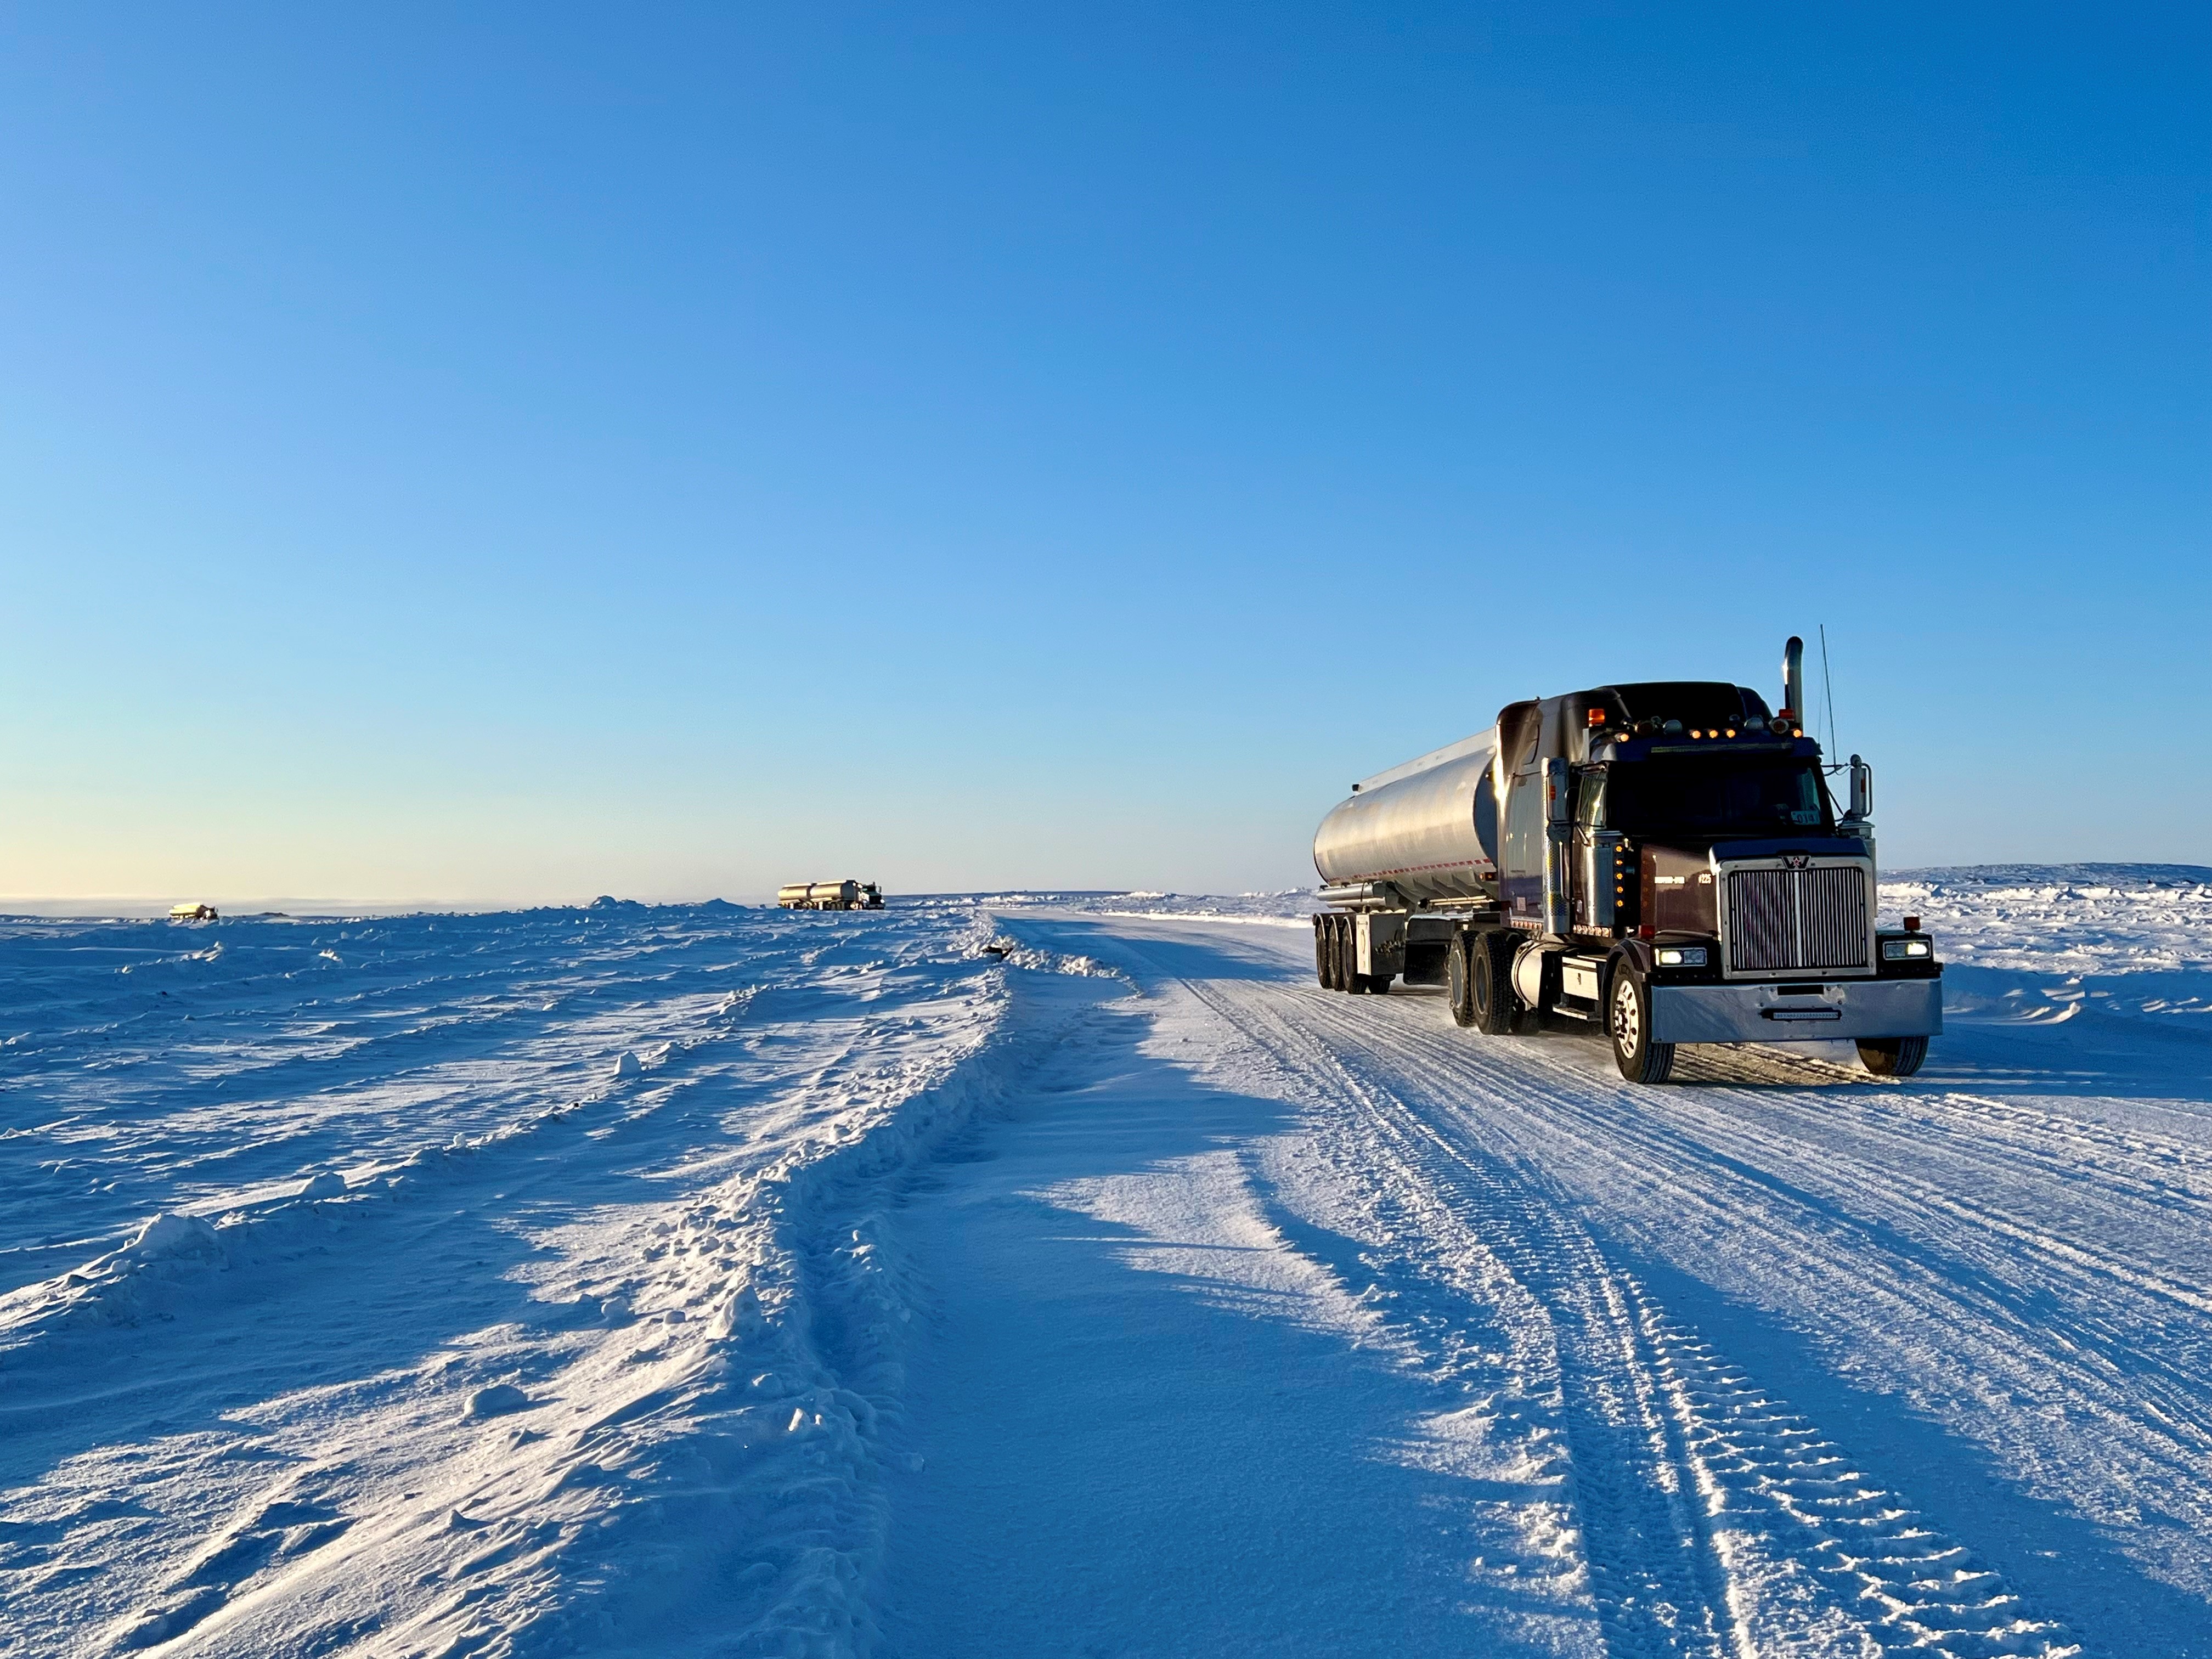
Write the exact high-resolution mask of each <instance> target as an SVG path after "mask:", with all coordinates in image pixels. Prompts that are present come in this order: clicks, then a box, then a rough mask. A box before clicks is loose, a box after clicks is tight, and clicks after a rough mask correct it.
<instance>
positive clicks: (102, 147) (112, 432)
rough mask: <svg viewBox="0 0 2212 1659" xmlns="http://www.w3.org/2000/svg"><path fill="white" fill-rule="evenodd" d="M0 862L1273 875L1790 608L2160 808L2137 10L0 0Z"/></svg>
mask: <svg viewBox="0 0 2212 1659" xmlns="http://www.w3.org/2000/svg"><path fill="white" fill-rule="evenodd" d="M0 48H4V49H0V192H4V195H3V196H0V200H4V203H5V206H6V222H7V226H8V228H7V232H6V243H7V247H8V250H9V254H8V257H7V258H5V259H4V260H0V561H4V568H5V570H6V573H7V591H8V593H9V599H10V600H11V603H10V605H9V616H10V618H11V621H12V623H13V625H12V627H11V628H10V629H9V634H10V640H9V650H8V651H7V652H6V653H4V654H3V655H0V699H4V706H5V709H6V712H7V719H6V720H5V722H4V730H0V744H4V750H0V758H4V763H5V766H6V770H7V777H8V780H9V788H8V796H9V810H8V811H7V812H6V813H5V814H4V815H0V860H4V863H5V868H4V870H0V891H4V892H6V893H9V894H13V895H94V894H99V895H112V894H148V895H156V896H163V895H170V894H175V895H179V896H184V895H190V896H199V895H201V894H203V893H205V894H222V895H229V896H267V895H309V896H331V897H350V898H360V899H368V898H387V899H412V898H422V899H437V900H447V901H475V902H495V901H522V900H533V899H555V900H557V899H567V898H574V897H582V896H590V895H591V894H592V893H595V892H600V891H612V892H617V893H623V894H629V895H633V896H642V897H672V896H704V895H706V894H709V893H720V894H724V895H726V896H732V897H741V896H757V895H758V894H760V893H762V892H763V891H765V890H768V889H769V888H771V887H773V886H774V885H775V883H777V882H778V881H780V880H783V879H789V878H800V877H806V876H816V875H831V874H844V873H851V874H855V875H859V876H862V877H864V878H865V877H874V878H880V879H881V880H883V881H884V883H885V884H887V885H888V886H890V887H892V888H893V889H895V890H908V891H912V890H923V889H944V888H976V887H991V886H1002V885H1012V884H1062V885H1084V886H1109V885H1126V884H1140V885H1148V886H1158V887H1171V888H1176V889H1182V890H1241V889H1245V888H1252V887H1280V886H1286V885H1290V884H1296V883H1298V882H1301V881H1304V880H1305V879H1307V878H1309V877H1310V864H1309V862H1308V860H1307V847H1308V843H1309V840H1310V834H1311V829H1312V826H1313V823H1315V821H1316V819H1317V818H1318V817H1319V816H1320V815H1321V813H1322V811H1324V810H1326V808H1327V807H1328V805H1330V804H1331V803H1332V802H1333V801H1334V799H1337V797H1338V796H1339V795H1340V793H1341V791H1342V789H1343V787H1344V786H1345V785H1346V783H1347V782H1348V781H1350V780H1351V779H1352V778H1354V777H1358V776H1363V775H1366V774H1368V773H1370V772H1373V771H1376V770H1378V769H1381V768H1383V767H1384V766H1387V765H1389V764H1392V763H1395V762H1397V761H1399V760H1402V759H1404V758H1406V757H1407V756H1409V755H1411V754H1413V753H1417V752H1419V751H1420V750H1424V749H1425V748H1428V747H1431V746H1433V745H1435V744H1438V743H1442V742H1445V741H1448V740H1449V739H1451V738H1455V737H1458V736H1460V735H1462V734H1463V733H1464V732H1468V731H1471V730H1474V729H1476V728H1477V727H1479V726H1483V725H1485V724H1486V723H1487V722H1488V720H1490V718H1491V717H1492V714H1494V713H1495V711H1496V709H1497V708H1498V705H1499V704H1500V703H1502V702H1507V701H1509V700H1511V699H1515V698H1518V697H1522V696H1538V695H1543V694H1546V693H1549V692H1554V691H1559V690H1569V689H1571V688H1574V687H1577V686H1580V685H1584V684H1595V683H1601V682H1603V681H1606V680H1612V679H1624V678H1656V677H1669V678H1672V677H1686V678H1690V677H1694V678H1707V677H1710V678H1740V679H1743V680H1746V681H1747V682H1749V683H1752V684H1758V685H1759V686H1761V687H1763V688H1766V689H1768V690H1770V692H1771V691H1772V690H1773V689H1774V682H1775V680H1776V678H1777V670H1776V666H1775V665H1776V661H1777V659H1778V654H1779V648H1780V645H1781V641H1782V640H1783V638H1784V636H1785V635H1787V634H1789V633H1791V632H1793V631H1794V632H1800V633H1802V634H1804V635H1807V636H1808V637H1811V636H1812V635H1814V630H1815V629H1816V627H1817V626H1818V625H1820V624H1821V623H1825V624H1826V627H1827V629H1828V635H1829V640H1830V643H1831V649H1832V654H1833V668H1834V676H1835V686H1836V702H1837V716H1838V735H1839V737H1840V738H1841V739H1842V742H1843V745H1844V748H1846V749H1857V750H1862V751H1863V752H1864V753H1866V754H1867V755H1868V757H1869V758H1870V759H1872V760H1873V761H1874V762H1875V764H1876V766H1877V769H1878V771H1879V775H1880V778H1881V811H1880V813H1879V815H1878V819H1879V822H1880V824H1881V832H1882V852H1883V856H1884V860H1885V861H1886V862H1887V863H1888V864H1891V865H1893V866H1901V865H1905V864H1917V863H1927V862H1939V861H1940V862H1964V861H1979V860H2010V859H2038V860H2045V859H2047V860H2063V859H2077V858H2094V859H2142V860H2191V861H2199V862H2212V831H2208V829H2207V828H2206V825H2207V823H2208V821H2212V741H2208V739H2207V738H2205V737H2204V736H2203V715H2202V714H2200V713H2199V712H2198V711H2200V710H2201V709H2202V708H2203V706H2204V705H2205V703H2206V702H2207V701H2208V699H2207V695H2206V694H2207V690H2208V684H2207V682H2208V678H2212V677H2208V672H2207V669H2206V644H2205V639H2204V636H2205V634H2206V631H2207V623H2208V620H2212V602H2209V601H2212V578H2208V575H2207V570H2206V551H2207V549H2206V542H2207V530H2208V526H2212V501H2208V489H2207V479H2208V468H2207V460H2208V442H2207V441H2208V438H2212V377H2209V376H2208V370H2212V353H2208V350H2207V346H2208V332H2212V331H2208V319H2212V306H2208V298H2212V295H2208V288H2212V284H2208V281H2207V276H2208V199H2212V187H2208V175H2209V174H2212V110H2208V100H2207V98H2206V94H2205V91H2204V88H2205V87H2206V85H2207V84H2208V70H2212V36H2209V35H2208V26H2207V21H2206V17H2205V14H2203V11H2202V10H2201V9H2196V8H2185V7H2180V6H2173V7H2164V8H2125V7H2123V8H2118V9H2096V10H2094V11H2092V10H2088V9H2081V8H2059V7H2048V8H2036V7H2018V6H2013V7H2004V8H1997V7H1990V8H1985V9H1976V8H1966V7H1953V8H1925V7H1912V8H1907V7H1888V8H1883V7H1863V8H1850V9H1823V10H1814V9H1809V8H1775V7H1764V6H1749V5H1746V6H1705V7H1698V6H1689V7H1656V6H1589V7H1577V6H1574V5H1558V6H1543V7H1510V8H1507V7H1497V8H1482V7H1468V6H1453V7H1437V8H1409V7H1389V8H1360V9H1348V8H1305V7H1297V6H1273V7H1265V8H1262V7H1250V6H1241V7H1227V6H1219V7H1198V8H1193V7H1188V6H1178V7H1166V6H1142V5H1132V6H1121V7H1115V8H1111V9H1106V8H1100V9H1093V10H1091V11H1088V12H1085V11H1080V10H1078V9H1068V8H1036V7H1017V6H1003V7H986V6H943V7H937V8H931V9H918V8H917V9H891V8H885V9H854V8H839V7H834V6H830V7H811V8H785V9H775V10H769V9H740V8H734V7H725V6H714V7H703V6H702V7H684V6H681V5H669V6H660V7H655V8H652V9H639V8H624V9H617V8H586V7H581V6H527V7H526V6H520V5H513V6H503V7H493V6H479V7H472V8H465V9H458V10H456V9H442V8H432V7H428V6H418V7H405V6H389V7H377V8H368V7H354V8H298V7H276V6H270V7H265V8H253V7H245V6H219V7H215V8H206V9H189V10H180V9H175V8H168V7H155V6H130V5H116V6H104V7H100V8H47V9H27V8H18V9H15V10H13V11H11V12H10V13H9V14H8V15H7V16H6V18H5V19H4V20H0Z"/></svg>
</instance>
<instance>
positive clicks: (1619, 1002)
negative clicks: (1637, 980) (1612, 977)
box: [1613, 975, 1644, 1054]
mask: <svg viewBox="0 0 2212 1659" xmlns="http://www.w3.org/2000/svg"><path fill="white" fill-rule="evenodd" d="M1638 1013H1639V1011H1638V1008H1637V1006H1636V987H1635V985H1634V984H1633V983H1632V981H1630V980H1629V979H1628V977H1627V976H1626V975H1622V976H1621V978H1620V980H1619V981H1616V982H1615V983H1614V985H1613V1047H1615V1048H1618V1049H1620V1052H1621V1053H1622V1054H1634V1053H1635V1052H1636V1042H1637V1038H1638V1036H1640V1035H1641V1033H1642V1030H1643V1025H1644V1022H1643V1021H1642V1019H1640V1018H1638Z"/></svg>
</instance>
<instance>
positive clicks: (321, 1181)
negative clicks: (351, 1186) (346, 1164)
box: [300, 1170, 346, 1198]
mask: <svg viewBox="0 0 2212 1659" xmlns="http://www.w3.org/2000/svg"><path fill="white" fill-rule="evenodd" d="M345 1189H346V1181H345V1177H344V1176H342V1175H340V1174H339V1173H338V1172H337V1170H324V1171H323V1172H322V1174H320V1175H319V1176H315V1177H314V1179H313V1180H312V1181H310V1182H307V1185H306V1186H304V1187H302V1188H300V1196H301V1198H343V1197H344V1196H345Z"/></svg>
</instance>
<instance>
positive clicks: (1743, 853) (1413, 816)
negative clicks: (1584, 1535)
mask: <svg viewBox="0 0 2212 1659" xmlns="http://www.w3.org/2000/svg"><path fill="white" fill-rule="evenodd" d="M1782 678H1783V693H1782V701H1783V704H1784V706H1783V707H1782V708H1780V709H1778V710H1777V709H1771V708H1768V707H1767V704H1766V702H1765V699H1764V698H1763V697H1762V696H1760V695H1759V693H1758V692H1757V691H1755V690H1752V689H1751V688H1750V687H1748V686H1742V685H1735V684H1728V683H1726V682H1722V681H1706V680H1668V681H1655V682H1645V683H1640V684H1625V685H1601V686H1596V687H1594V688H1592V689H1590V690H1586V691H1573V692H1568V693H1566V694H1565V695H1564V696H1555V697H1543V698H1534V699H1530V700H1528V701H1527V702H1514V703H1508V704H1507V705H1506V706H1505V707H1504V708H1501V709H1500V710H1499V711H1498V719H1497V720H1496V722H1495V723H1494V724H1492V726H1490V727H1489V729H1488V730H1486V731H1483V732H1477V733H1475V734H1474V736H1473V737H1470V738H1462V740H1461V741H1460V742H1458V743H1455V744H1449V745H1447V746H1446V747H1444V748H1442V749H1439V750H1434V751H1433V752H1431V753H1430V754H1426V755H1423V756H1421V757H1419V758H1418V759H1416V760H1411V761H1407V763H1405V764H1404V765H1402V766H1395V767H1393V768H1391V769H1389V771H1387V772H1381V773H1377V774H1376V775H1375V776H1373V777H1371V778H1368V779H1366V780H1364V781H1362V782H1359V783H1356V784H1354V785H1353V786H1352V793H1351V795H1350V797H1349V798H1348V799H1346V800H1344V801H1342V802H1340V804H1339V805H1337V806H1335V807H1334V809H1333V810H1332V811H1330V812H1329V814H1328V817H1325V818H1323V819H1322V823H1321V828H1320V829H1319V830H1318V831H1317V832H1316V835H1315V836H1314V867H1315V869H1316V872H1318V873H1319V875H1320V877H1321V880H1322V886H1321V891H1320V898H1321V902H1322V905H1323V906H1324V907H1326V908H1323V909H1322V911H1321V912H1320V913H1319V914H1317V915H1316V916H1315V917H1314V919H1313V925H1314V963H1315V968H1316V974H1317V975H1318V977H1319V978H1320V981H1321V982H1322V985H1323V986H1324V987H1328V989H1330V990H1334V991H1344V992H1349V993H1352V994H1355V995H1358V994H1378V993H1383V992H1388V991H1389V989H1390V987H1391V984H1392V982H1393V981H1394V980H1399V979H1402V980H1403V981H1405V982H1406V983H1407V984H1409V985H1431V986H1435V985H1441V986H1443V987H1445V992H1446V1000H1447V1002H1448V1004H1449V1007H1450V1010H1451V1017H1452V1019H1453V1021H1454V1022H1455V1024H1459V1025H1462V1026H1472V1027H1474V1028H1475V1029H1476V1030H1479V1031H1480V1032H1483V1033H1485V1034H1487V1035H1491V1036H1506V1035H1510V1034H1513V1033H1516V1032H1522V1031H1533V1030H1537V1029H1539V1028H1541V1026H1542V1025H1544V1024H1546V1023H1547V1022H1548V1021H1553V1020H1564V1021H1573V1022H1579V1023H1581V1024H1583V1025H1584V1026H1595V1027H1596V1028H1598V1029H1600V1030H1602V1031H1604V1033H1605V1034H1606V1036H1607V1038H1608V1039H1609V1041H1610V1042H1611V1044H1612V1048H1613V1059H1614V1060H1615V1062H1616V1064H1617V1065H1618V1066H1620V1074H1621V1075H1622V1076H1623V1077H1624V1078H1626V1079H1628V1080H1629V1081H1631V1082H1632V1083H1663V1082H1665V1081H1666V1080H1667V1078H1668V1073H1670V1071H1671V1070H1672V1068H1673V1066H1674V1050H1675V1048H1677V1047H1678V1046H1679V1045H1680V1044H1683V1043H1696V1042H1760V1043H1771V1042H1817V1041H1821V1040H1849V1041H1850V1042H1855V1043H1856V1044H1857V1048H1858V1054H1859V1059H1860V1060H1861V1062H1862V1063H1863V1065H1864V1066H1866V1068H1867V1069H1868V1070H1869V1071H1870V1072H1873V1073H1876V1074H1877V1075H1880V1076H1883V1077H1900V1078H1901V1077H1910V1076H1911V1075H1912V1073H1915V1072H1917V1070H1919V1068H1920V1066H1921V1063H1922V1061H1923V1060H1925V1059H1926V1057H1927V1054H1928V1040H1929V1037H1931V1036H1936V1035H1938V1034H1939V1033H1940V1032H1941V1031H1942V1029H1943V998H1942V971H1943V970H1942V963H1941V962H1940V961H1938V960H1937V958H1936V948H1935V943H1934V941H1933V940H1932V939H1930V938H1929V936H1928V935H1927V934H1926V933H1923V931H1922V930H1921V927H1920V919H1919V918H1918V917H1917V916H1906V917H1905V918H1904V926H1903V927H1901V928H1895V929H1887V928H1882V927H1878V926H1877V924H1876V918H1875V840H1874V823H1873V811H1874V773H1873V769H1871V768H1870V767H1869V766H1868V765H1867V763H1865V762H1864V761H1863V760H1862V759H1861V758H1860V757H1858V756H1857V755H1853V756H1852V757H1850V763H1849V767H1848V772H1849V780H1850V781H1849V793H1848V797H1847V800H1846V803H1845V806H1844V811H1841V812H1840V813H1839V812H1838V811H1837V810H1836V804H1835V801H1834V799H1833V798H1832V795H1831V794H1830V792H1829V789H1828V786H1827V772H1828V767H1827V766H1826V764H1825V763H1824V762H1823V759H1822V755H1821V750H1820V744H1818V743H1817V742H1816V741H1814V738H1811V737H1809V736H1808V735H1807V733H1806V730H1805V725H1804V708H1805V655H1804V644H1803V641H1801V640H1798V639H1795V638H1793V639H1791V640H1790V642H1789V643H1788V645H1787V646H1786V647H1784V652H1783V663H1782ZM1837 770H1843V769H1841V768H1838V769H1837Z"/></svg>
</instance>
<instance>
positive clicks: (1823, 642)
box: [1820, 623, 1836, 769]
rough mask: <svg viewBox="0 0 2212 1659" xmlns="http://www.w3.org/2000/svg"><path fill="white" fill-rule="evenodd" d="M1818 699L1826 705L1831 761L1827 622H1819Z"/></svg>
mask: <svg viewBox="0 0 2212 1659" xmlns="http://www.w3.org/2000/svg"><path fill="white" fill-rule="evenodd" d="M1820 701H1821V702H1824V703H1826V705H1827V706H1828V758H1829V759H1830V761H1831V762H1832V761H1833V760H1834V759H1835V755H1836V685H1835V682H1834V681H1833V680H1831V679H1830V678H1828V624H1827V623H1821V624H1820ZM1831 769H1832V768H1831Z"/></svg>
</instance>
